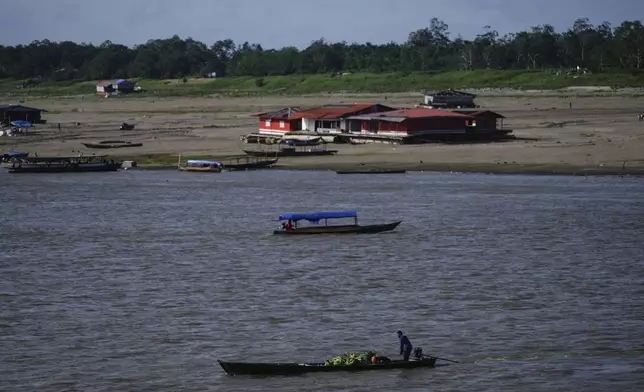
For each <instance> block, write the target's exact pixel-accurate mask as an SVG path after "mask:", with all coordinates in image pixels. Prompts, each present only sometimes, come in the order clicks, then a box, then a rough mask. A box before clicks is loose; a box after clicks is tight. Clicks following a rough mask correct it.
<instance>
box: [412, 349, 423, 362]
mask: <svg viewBox="0 0 644 392" xmlns="http://www.w3.org/2000/svg"><path fill="white" fill-rule="evenodd" d="M414 358H416V359H418V360H421V359H423V349H422V348H420V347H416V348H415V349H414Z"/></svg>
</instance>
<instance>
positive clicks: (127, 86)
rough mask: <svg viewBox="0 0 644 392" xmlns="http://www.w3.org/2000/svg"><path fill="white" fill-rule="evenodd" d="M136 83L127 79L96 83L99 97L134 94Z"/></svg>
mask: <svg viewBox="0 0 644 392" xmlns="http://www.w3.org/2000/svg"><path fill="white" fill-rule="evenodd" d="M135 84H136V83H135V82H133V81H130V80H126V79H117V80H107V81H101V82H98V83H96V92H97V93H98V94H99V95H109V94H115V93H132V92H134V86H135Z"/></svg>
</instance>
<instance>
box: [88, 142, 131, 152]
mask: <svg viewBox="0 0 644 392" xmlns="http://www.w3.org/2000/svg"><path fill="white" fill-rule="evenodd" d="M83 145H84V146H85V147H87V148H94V149H101V150H106V149H109V148H125V147H141V146H142V145H143V143H116V144H101V143H83Z"/></svg>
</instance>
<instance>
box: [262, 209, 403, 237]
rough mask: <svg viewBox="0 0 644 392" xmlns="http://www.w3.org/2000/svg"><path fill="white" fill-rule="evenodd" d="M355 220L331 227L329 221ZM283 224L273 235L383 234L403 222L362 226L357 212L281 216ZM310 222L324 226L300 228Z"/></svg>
mask: <svg viewBox="0 0 644 392" xmlns="http://www.w3.org/2000/svg"><path fill="white" fill-rule="evenodd" d="M341 218H353V224H348V225H347V224H345V225H335V226H329V225H328V220H329V219H341ZM279 220H280V221H286V222H285V223H282V226H281V228H280V229H279V230H275V231H273V234H349V233H381V232H383V231H391V230H394V229H395V228H396V227H398V225H399V224H400V223H401V222H402V221H396V222H392V223H384V224H377V225H368V226H360V225H358V213H357V212H356V211H333V212H313V213H308V214H284V215H280V217H279ZM302 220H305V221H308V222H310V223H312V224H314V225H319V224H320V221H321V220H324V226H306V227H298V222H299V221H302Z"/></svg>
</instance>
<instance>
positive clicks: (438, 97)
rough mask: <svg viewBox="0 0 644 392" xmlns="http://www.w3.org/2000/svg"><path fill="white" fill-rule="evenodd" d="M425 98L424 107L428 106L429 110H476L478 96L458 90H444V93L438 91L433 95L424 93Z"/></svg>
mask: <svg viewBox="0 0 644 392" xmlns="http://www.w3.org/2000/svg"><path fill="white" fill-rule="evenodd" d="M424 96H425V101H424V102H423V103H424V106H427V107H429V108H437V109H442V108H446V109H448V108H451V109H456V108H475V107H476V104H474V98H476V95H474V94H470V93H466V92H464V91H456V90H452V89H449V90H443V91H437V92H433V93H429V92H426V93H424Z"/></svg>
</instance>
